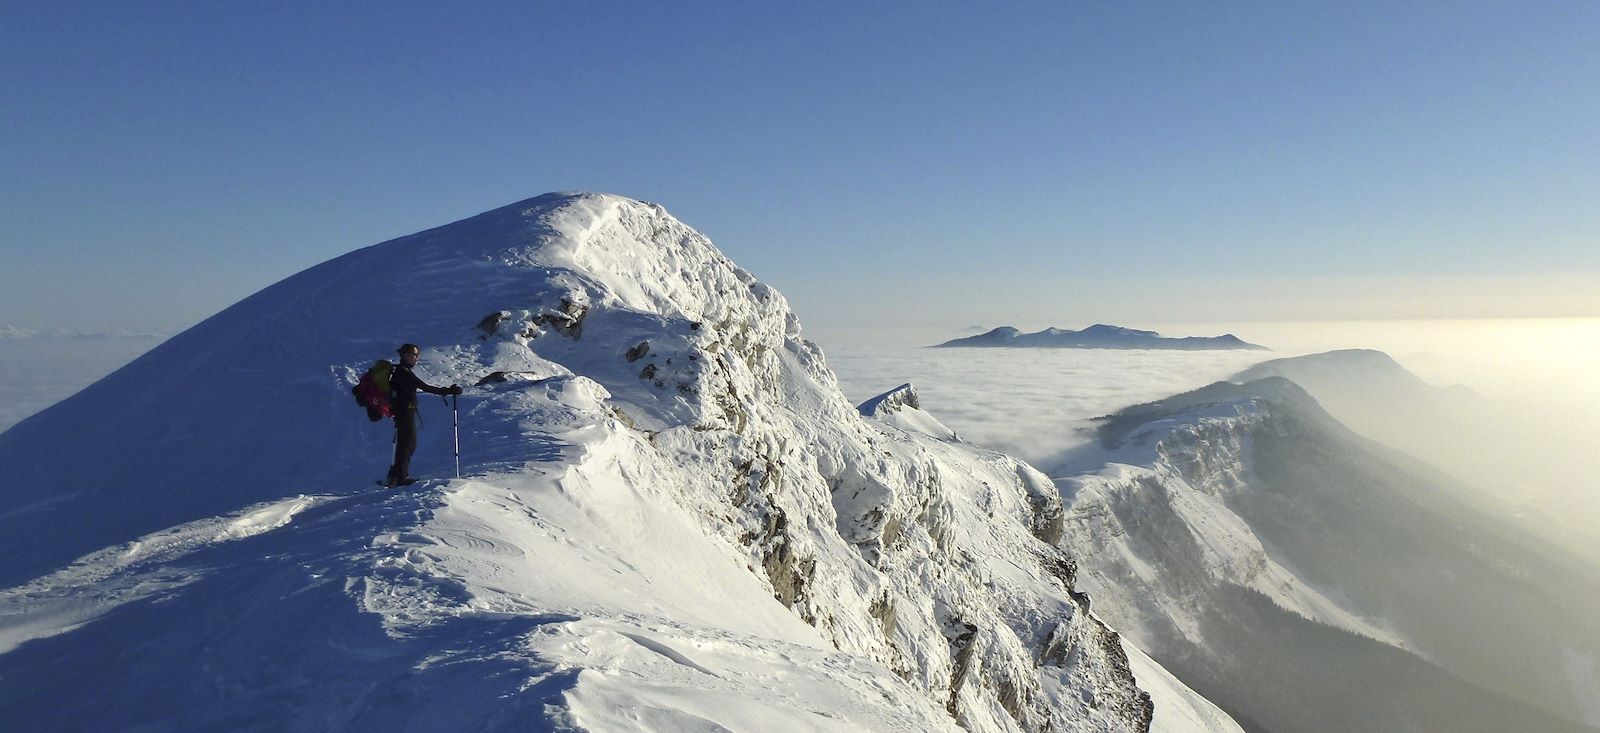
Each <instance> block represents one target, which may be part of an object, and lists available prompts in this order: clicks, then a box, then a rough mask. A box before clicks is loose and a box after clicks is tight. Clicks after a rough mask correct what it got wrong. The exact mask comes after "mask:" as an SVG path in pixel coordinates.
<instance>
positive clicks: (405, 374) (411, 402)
mask: <svg viewBox="0 0 1600 733" xmlns="http://www.w3.org/2000/svg"><path fill="white" fill-rule="evenodd" d="M419 389H420V390H422V391H424V392H428V393H430V394H448V393H449V392H450V388H448V387H435V386H433V385H431V384H428V383H427V382H424V381H422V380H421V379H419V378H417V375H415V374H412V373H411V369H410V368H409V367H407V366H406V365H404V364H396V365H394V372H393V373H391V374H390V375H389V406H390V408H391V409H393V410H394V412H395V414H396V415H399V414H401V410H415V409H417V390H419Z"/></svg>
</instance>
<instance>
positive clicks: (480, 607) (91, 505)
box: [0, 194, 1238, 731]
mask: <svg viewBox="0 0 1600 733" xmlns="http://www.w3.org/2000/svg"><path fill="white" fill-rule="evenodd" d="M374 314H381V315H377V316H375V315H374ZM401 341H414V342H417V343H420V344H422V345H423V351H424V356H423V363H422V365H421V366H420V367H419V369H418V372H419V374H420V375H421V376H422V377H423V378H424V379H426V380H428V381H430V382H431V383H434V384H450V383H459V384H462V385H465V386H467V388H468V389H467V394H466V395H465V396H464V397H463V398H462V399H461V402H460V406H461V415H460V417H461V425H462V429H461V445H462V463H463V469H464V473H465V474H466V476H465V477H464V478H460V479H455V478H452V477H450V476H449V475H447V474H453V470H452V468H450V467H451V465H452V459H451V457H450V452H451V449H450V446H451V436H450V430H449V425H450V413H449V412H448V411H447V410H445V409H442V408H441V406H440V404H439V403H438V402H435V401H432V400H431V399H430V398H428V396H426V395H424V396H423V403H422V410H423V417H424V427H423V430H422V435H421V438H422V439H421V444H420V446H419V449H418V453H417V458H416V460H415V462H414V467H415V470H416V471H417V472H418V473H419V474H420V475H423V476H429V475H430V474H431V475H432V476H433V478H431V479H430V480H427V481H424V482H422V483H420V484H418V485H416V486H412V487H407V488H405V489H402V490H397V491H391V490H382V489H378V488H375V487H374V486H373V484H372V481H373V479H375V478H377V477H378V476H381V475H382V472H383V470H384V467H385V466H386V465H387V464H388V460H389V457H388V454H389V451H390V447H389V437H390V430H389V428H388V426H387V425H385V424H370V423H367V422H366V420H365V419H364V416H363V415H362V413H361V410H360V409H359V408H358V407H356V406H355V405H354V404H353V403H352V401H351V399H350V397H349V392H348V391H349V388H350V386H351V385H352V384H354V382H355V380H356V378H357V376H358V375H359V374H360V373H361V371H362V370H363V369H365V368H366V366H367V365H368V364H370V362H371V361H372V360H373V359H374V358H378V357H389V356H391V355H392V353H393V352H392V350H393V348H394V347H395V346H396V345H398V343H399V342H401ZM885 386H886V387H887V386H889V385H885ZM896 392H899V394H898V395H895V394H894V393H890V395H887V396H889V397H893V398H892V399H885V400H882V401H880V402H879V404H878V407H880V408H883V409H877V410H872V409H867V410H863V411H858V410H857V408H856V407H854V406H853V405H851V404H850V403H849V402H848V401H847V400H846V399H845V398H844V396H843V395H842V393H841V392H840V390H839V389H838V385H837V382H836V380H835V378H834V376H833V374H832V373H831V372H830V371H829V370H828V368H827V367H826V365H825V363H824V360H823V357H822V354H821V352H820V350H818V349H817V347H816V346H815V345H814V344H812V343H811V342H809V341H807V340H806V339H805V338H803V337H802V335H801V329H800V324H799V321H798V319H797V318H796V317H795V316H794V315H793V314H792V313H791V312H790V311H789V309H788V307H787V304H786V303H785V301H784V300H783V297H782V296H781V295H779V294H778V293H777V292H776V291H774V290H772V289H771V288H770V287H767V286H766V285H764V284H762V283H760V282H758V281H756V280H755V279H754V278H753V277H751V276H750V275H749V274H748V273H746V272H745V271H743V270H741V269H739V268H738V267H737V266H735V265H733V264H732V263H731V262H729V261H728V260H727V259H726V258H725V257H723V256H722V255H721V253H720V252H718V251H717V250H716V249H715V248H714V247H713V246H712V245H711V243H710V242H709V241H708V240H706V239H705V237H704V236H702V235H700V234H699V233H698V232H695V231H694V230H693V229H690V228H689V227H687V226H685V225H684V224H682V223H681V222H678V221H677V220H676V219H674V218H672V217H671V216H670V215H669V214H667V213H666V212H665V211H664V210H663V209H661V208H660V207H659V206H656V205H653V204H647V203H642V202H638V201H632V200H628V199H624V198H620V197H614V196H605V195H596V194H561V195H557V194H552V195H547V196H543V197H539V198H537V199H530V200H528V201H524V202H520V203H518V204H514V205H511V206H508V207H504V208H501V209H497V210H494V211H491V212H488V213H485V214H482V215H479V216H477V217H473V218H471V219H467V220H464V221H461V222H457V223H455V224H451V225H448V226H445V227H441V228H438V229H434V230H430V231H426V232H421V233H419V234H416V235H412V236H409V237H404V238H401V239H398V240H394V241H391V242H387V243H384V244H380V245H376V246H373V247H369V248H366V249H363V250H359V251H356V252H353V253H351V254H349V255H346V256H344V257H341V258H338V259H335V260H332V261H330V262H327V263H324V264H322V265H319V266H317V267H315V268H312V269H310V270H308V271H306V272H304V273H301V274H299V275H296V276H294V277H291V278H289V279H287V280H285V281H283V282H280V283H278V284H276V285H274V286H272V287H270V288H268V289H266V290H264V291H262V292H261V293H258V294H256V295H254V296H252V297H251V298H249V299H246V300H245V301H242V302H241V303H239V304H237V305H235V306H233V307H232V308H229V309H228V310H226V311H224V312H222V313H220V314H218V315H217V316H215V317H213V318H211V319H209V320H207V321H206V322H204V323H202V324H200V325H199V326H197V327H195V328H194V329H191V330H190V331H188V332H185V333H183V334H180V335H179V336H177V337H175V338H173V339H171V340H170V341H168V342H167V343H165V344H163V345H162V346H161V347H159V348H157V349H155V350H154V351H152V352H150V353H148V354H146V355H145V356H143V357H141V358H139V359H138V360H136V361H135V362H134V363H132V364H130V365H129V366H127V367H125V368H123V369H121V370H119V371H118V372H116V373H114V374H112V375H111V376H109V377H107V378H106V379H104V380H102V381H100V382H98V383H96V384H95V385H93V386H91V387H90V388H88V389H86V390H84V391H83V392H81V393H80V394H78V395H77V396H75V397H73V398H71V399H68V400H66V401H65V402H63V403H61V404H59V405H56V406H55V407H52V408H50V409H48V410H45V411H44V412H42V413H40V414H39V415H37V416H35V417H33V418H30V419H28V420H25V421H24V422H22V423H21V424H19V425H18V426H16V427H15V428H14V429H12V430H9V431H7V432H5V433H3V434H0V465H3V466H5V473H6V475H7V479H8V486H7V491H6V493H5V495H4V499H3V504H0V550H3V551H4V553H5V555H6V557H7V558H8V562H7V564H6V565H5V567H4V568H0V587H3V588H4V589H3V590H0V718H3V719H5V720H8V721H25V722H26V728H27V729H28V730H46V731H48V730H80V729H90V730H109V729H117V730H150V731H154V730H239V729H245V730H269V729H270V730H386V731H388V730H416V731H430V730H592V731H635V730H653V731H691V730H693V731H705V730H732V731H773V730H784V731H812V730H815V731H846V730H870V731H891V730H892V731H902V730H918V731H921V730H928V731H939V730H960V729H965V730H972V731H1044V730H1050V731H1138V730H1146V729H1153V730H1170V731H1210V730H1219V731H1228V730H1238V727H1237V726H1236V725H1234V724H1233V722H1232V721H1231V720H1230V719H1228V717H1227V716H1226V715H1223V714H1222V713H1221V712H1220V711H1218V710H1217V709H1216V708H1215V707H1213V706H1211V705H1210V704H1209V703H1207V702H1206V701H1205V700H1204V699H1202V698H1201V697H1200V696H1198V695H1196V694H1195V693H1193V692H1192V691H1190V690H1189V689H1188V688H1186V687H1185V686H1184V685H1183V684H1182V683H1180V682H1178V681H1177V680H1176V679H1175V678H1173V677H1172V676H1171V675H1170V674H1168V673H1166V672H1165V670H1163V669H1162V668H1161V667H1160V666H1159V665H1157V664H1155V663H1153V662H1151V661H1150V660H1148V659H1147V658H1145V657H1144V656H1143V655H1141V654H1138V653H1135V652H1130V651H1129V650H1127V649H1126V647H1125V642H1124V640H1123V639H1121V638H1120V637H1119V636H1118V635H1117V634H1116V633H1115V632H1113V631H1112V630H1111V629H1110V628H1108V627H1107V626H1106V625H1105V624H1103V623H1102V622H1101V621H1100V620H1099V619H1098V618H1096V617H1095V615H1094V614H1092V613H1090V612H1089V609H1088V600H1087V597H1086V596H1084V595H1083V594H1081V593H1079V592H1078V591H1077V590H1076V589H1075V588H1074V586H1073V583H1074V580H1075V571H1076V559H1075V558H1073V557H1071V556H1069V555H1068V554H1066V553H1064V552H1063V551H1062V550H1061V549H1059V547H1058V543H1060V541H1061V537H1062V531H1063V518H1064V510H1063V506H1062V504H1061V500H1060V497H1059V495H1058V493H1057V490H1056V487H1055V486H1054V485H1053V484H1052V483H1051V481H1050V480H1049V479H1048V478H1047V477H1045V476H1044V475H1043V474H1041V473H1039V472H1038V471H1037V470H1035V469H1033V468H1031V467H1030V466H1028V465H1027V464H1025V463H1022V462H1021V461H1018V460H1017V459H1014V458H1011V457H1008V456H1005V455H1003V454H999V453H995V452H992V451H987V450H984V449H981V448H978V447H975V446H972V445H970V444H966V443H963V442H960V440H959V439H958V438H956V437H955V436H954V435H953V433H950V432H949V430H948V428H944V427H943V425H942V424H941V423H939V421H937V420H936V419H934V418H933V417H932V416H931V415H928V414H927V413H925V412H923V411H921V410H920V409H919V407H918V404H917V401H916V400H915V398H914V391H912V390H911V389H910V388H909V387H907V388H906V390H905V391H903V392H902V391H898V390H897V391H896ZM908 398H909V399H908ZM863 412H866V413H869V414H866V415H864V414H863Z"/></svg>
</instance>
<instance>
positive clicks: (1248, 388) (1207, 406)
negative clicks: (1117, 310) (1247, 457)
mask: <svg viewBox="0 0 1600 733" xmlns="http://www.w3.org/2000/svg"><path fill="white" fill-rule="evenodd" d="M1262 405H1270V406H1275V407H1278V408H1281V409H1286V410H1289V411H1292V412H1295V413H1296V414H1299V415H1301V416H1309V417H1313V418H1315V419H1318V420H1331V418H1329V417H1328V416H1327V413H1326V412H1324V411H1323V410H1322V407H1321V406H1320V405H1318V404H1317V401H1316V399H1314V398H1313V397H1312V396H1311V395H1310V393H1308V392H1306V390H1305V389H1303V388H1302V387H1301V386H1300V385H1298V384H1295V383H1294V382H1292V381H1289V380H1288V379H1285V378H1283V377H1276V376H1274V377H1265V378H1262V379H1257V380H1254V381H1250V382H1246V383H1244V384H1236V383H1233V382H1215V383H1213V384H1209V385H1206V386H1204V387H1201V388H1199V389H1196V390H1193V391H1190V392H1184V393H1183V394H1178V395H1173V396H1171V397H1167V398H1165V399H1160V400H1156V401H1155V402H1146V403H1143V404H1138V405H1133V406H1131V407H1126V408H1123V409H1122V410H1119V411H1118V412H1116V413H1115V414H1113V415H1110V416H1108V418H1107V419H1106V422H1105V424H1103V425H1101V426H1100V441H1101V443H1102V444H1104V445H1106V446H1108V447H1109V446H1114V445H1116V444H1118V443H1121V442H1122V441H1123V439H1124V438H1126V437H1127V436H1128V435H1130V434H1131V433H1133V432H1135V431H1137V430H1138V429H1139V428H1140V427H1142V426H1145V425H1149V424H1151V423H1156V422H1160V421H1168V420H1171V421H1177V422H1184V421H1192V420H1197V419H1200V418H1202V417H1218V416H1239V415H1244V414H1248V413H1254V412H1258V411H1259V409H1260V408H1261V406H1262Z"/></svg>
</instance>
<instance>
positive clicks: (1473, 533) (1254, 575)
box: [1053, 377, 1600, 733]
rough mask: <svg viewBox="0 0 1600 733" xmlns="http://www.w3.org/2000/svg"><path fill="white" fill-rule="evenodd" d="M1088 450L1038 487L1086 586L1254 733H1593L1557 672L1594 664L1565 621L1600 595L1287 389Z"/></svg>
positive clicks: (1223, 395) (1590, 639) (1143, 643)
mask: <svg viewBox="0 0 1600 733" xmlns="http://www.w3.org/2000/svg"><path fill="white" fill-rule="evenodd" d="M1099 432H1100V436H1099V437H1100V442H1099V444H1098V445H1092V446H1088V447H1086V448H1084V449H1083V450H1081V451H1079V452H1078V454H1076V455H1073V456H1070V457H1069V458H1068V460H1067V461H1066V462H1065V463H1064V464H1063V465H1062V466H1060V467H1058V468H1057V469H1056V470H1055V471H1054V472H1053V473H1054V474H1055V476H1056V478H1055V479H1054V480H1055V482H1056V485H1057V486H1058V487H1059V488H1060V489H1061V492H1062V495H1063V497H1064V499H1065V501H1066V507H1067V514H1066V517H1065V531H1064V532H1063V535H1062V544H1063V546H1064V547H1066V548H1068V550H1069V552H1070V553H1071V554H1073V555H1074V556H1075V557H1078V558H1081V559H1082V562H1083V566H1082V568H1081V569H1080V574H1079V581H1080V583H1081V584H1082V586H1083V588H1084V589H1085V590H1087V591H1089V592H1090V593H1092V595H1093V596H1094V599H1095V605H1094V608H1095V612H1096V613H1097V614H1101V615H1103V616H1104V617H1105V618H1106V619H1107V620H1108V621H1110V622H1111V623H1113V624H1114V625H1116V626H1117V627H1118V628H1119V629H1121V630H1123V632H1124V633H1126V634H1127V635H1128V637H1129V639H1131V640H1132V641H1133V642H1135V643H1136V644H1138V646H1139V647H1140V648H1142V649H1144V650H1147V651H1149V652H1150V654H1151V655H1152V656H1153V657H1155V658H1156V659H1160V660H1163V661H1164V662H1167V663H1169V664H1170V665H1172V666H1173V669H1174V671H1175V672H1177V673H1178V674H1179V675H1180V676H1181V677H1182V678H1183V679H1185V680H1186V681H1189V682H1190V683H1191V684H1194V685H1196V688H1197V689H1198V690H1199V691H1200V692H1202V693H1204V694H1205V695H1206V696H1207V697H1208V698H1209V699H1212V700H1214V701H1217V702H1218V703H1219V704H1222V705H1224V706H1225V707H1227V708H1228V709H1229V710H1231V711H1234V712H1235V713H1236V714H1241V715H1243V716H1247V717H1248V721H1249V722H1248V723H1246V724H1247V725H1251V726H1252V727H1257V726H1260V727H1266V728H1270V729H1273V730H1285V731H1308V732H1309V731H1326V730H1408V731H1433V730H1460V731H1469V730H1470V731H1484V732H1485V733H1487V732H1489V731H1503V730H1541V731H1590V730H1593V728H1592V727H1586V726H1585V725H1583V724H1582V723H1580V722H1578V721H1583V722H1586V723H1588V725H1589V726H1593V725H1594V724H1595V723H1596V722H1597V721H1596V720H1595V719H1594V718H1592V717H1590V716H1592V710H1593V706H1592V705H1590V704H1589V701H1592V700H1593V699H1595V696H1596V695H1600V689H1596V688H1595V687H1594V679H1595V676H1594V675H1593V674H1592V672H1591V669H1592V667H1590V666H1588V664H1587V662H1580V663H1579V664H1577V665H1574V664H1572V663H1571V660H1573V659H1580V660H1592V659H1593V658H1594V657H1593V656H1592V654H1593V653H1594V650H1596V649H1600V635H1597V634H1595V632H1594V629H1593V625H1592V623H1590V620H1589V619H1588V617H1587V615H1586V614H1584V613H1581V612H1579V613H1574V612H1573V611H1571V610H1569V609H1580V608H1588V607H1591V606H1592V604H1593V603H1594V602H1595V599H1597V598H1600V573H1596V572H1595V570H1594V569H1593V568H1586V567H1583V566H1581V565H1579V564H1577V563H1576V562H1575V561H1574V560H1573V559H1571V558H1570V557H1569V556H1566V555H1564V554H1563V553H1561V552H1560V551H1559V550H1558V549H1556V548H1553V547H1550V546H1548V545H1546V544H1544V543H1543V542H1542V541H1540V539H1539V538H1537V537H1532V536H1527V535H1523V534H1521V533H1520V532H1519V531H1518V530H1517V529H1515V528H1514V526H1513V525H1511V524H1509V523H1506V522H1505V521H1504V520H1503V519H1502V518H1499V517H1495V516H1492V515H1485V514H1482V513H1479V511H1478V510H1477V509H1475V508H1474V507H1473V506H1471V505H1467V504H1464V503H1462V502H1461V501H1460V500H1459V499H1458V498H1456V497H1459V496H1460V495H1461V491H1460V490H1459V489H1458V488H1455V487H1452V486H1450V485H1448V483H1446V482H1447V479H1446V478H1445V477H1444V476H1443V475H1442V474H1440V473H1438V472H1436V471H1432V470H1430V469H1428V468H1427V467H1426V466H1424V465H1422V464H1419V463H1417V462H1416V461H1415V460H1413V459H1410V458H1408V457H1406V456H1403V455H1401V454H1398V453H1395V452H1393V451H1391V450H1389V449H1386V448H1383V447H1382V446H1380V445H1378V444H1376V443H1372V442H1370V441H1367V440H1364V439H1362V438H1360V437H1358V436H1356V435H1355V434H1354V433H1351V432H1350V431H1349V430H1348V429H1347V428H1345V427H1344V426H1343V425H1340V424H1339V423H1338V422H1336V421H1334V420H1333V419H1332V418H1331V417H1329V416H1328V415H1327V413H1325V412H1323V411H1322V409H1321V408H1320V406H1319V405H1318V404H1317V402H1316V401H1315V400H1313V399H1311V397H1310V396H1309V395H1307V394H1306V392H1305V391H1304V390H1302V389H1301V388H1299V387H1298V386H1297V385H1296V384H1294V383H1292V382H1289V381H1288V380H1286V379H1283V378H1281V377H1270V378H1266V379H1261V380H1257V381H1253V382H1249V383H1246V384H1242V385H1240V384H1231V383H1226V382H1221V383H1217V384H1213V385H1211V386H1208V387H1204V388H1201V389H1199V390H1195V391H1192V392H1189V393H1185V394H1182V395H1177V396H1174V397H1170V398H1167V399H1164V400H1160V401H1158V402H1154V403H1149V404H1144V405H1136V406H1133V407H1130V408H1127V409H1124V410H1122V411H1120V412H1118V413H1117V414H1115V415H1112V416H1108V417H1107V418H1105V419H1104V422H1103V423H1102V425H1101V427H1100V430H1099ZM1462 578H1470V579H1471V582H1470V583H1462V582H1460V579H1462ZM1441 619H1446V620H1448V622H1447V623H1441ZM1484 660H1493V661H1492V662H1491V663H1484ZM1513 669H1515V670H1517V671H1515V672H1512V671H1511V670H1513ZM1354 698H1359V699H1361V700H1362V705H1360V706H1351V705H1350V704H1349V700H1351V699H1354ZM1290 701H1292V702H1290ZM1244 721H1245V718H1241V722H1244Z"/></svg>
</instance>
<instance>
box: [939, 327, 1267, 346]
mask: <svg viewBox="0 0 1600 733" xmlns="http://www.w3.org/2000/svg"><path fill="white" fill-rule="evenodd" d="M938 346H940V347H1012V348H1057V349H1059V348H1069V349H1178V350H1205V349H1261V348H1263V347H1261V346H1257V345H1255V344H1251V343H1247V342H1245V341H1243V340H1240V339H1239V338H1238V337H1237V336H1234V335H1233V334H1227V335H1224V336H1215V337H1206V336H1185V337H1182V338H1168V337H1165V336H1162V335H1161V334H1159V333H1156V332H1155V331H1141V330H1139V329H1136V328H1126V327H1124V326H1113V325H1110V324H1106V323H1097V324H1095V325H1093V326H1089V327H1088V328H1085V329H1083V330H1082V331H1074V330H1071V329H1066V328H1054V327H1051V328H1046V329H1044V330H1043V331H1037V332H1035V333H1023V332H1021V331H1019V330H1018V329H1016V328H1013V327H1011V326H1001V327H999V328H995V329H991V330H990V331H988V332H986V333H982V334H979V335H977V336H969V337H966V338H959V339H954V340H951V341H946V342H944V343H942V344H938Z"/></svg>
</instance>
